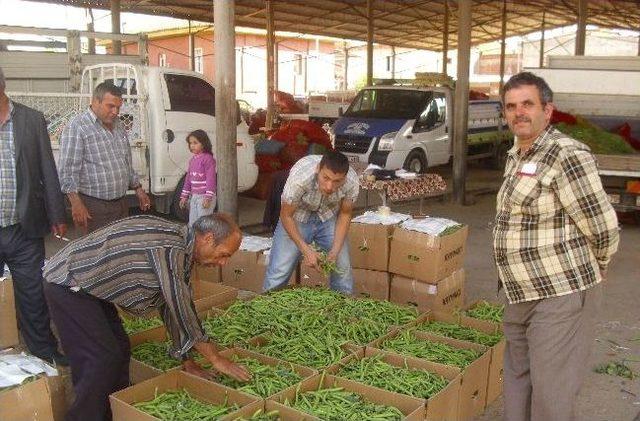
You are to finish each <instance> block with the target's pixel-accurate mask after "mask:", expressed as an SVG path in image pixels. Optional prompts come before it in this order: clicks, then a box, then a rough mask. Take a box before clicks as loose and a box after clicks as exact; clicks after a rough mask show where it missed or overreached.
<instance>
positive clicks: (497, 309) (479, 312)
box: [465, 301, 504, 323]
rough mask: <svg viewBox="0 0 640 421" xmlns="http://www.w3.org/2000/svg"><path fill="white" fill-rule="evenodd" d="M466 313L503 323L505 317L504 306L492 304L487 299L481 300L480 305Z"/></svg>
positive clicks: (477, 317) (470, 315) (476, 317)
mask: <svg viewBox="0 0 640 421" xmlns="http://www.w3.org/2000/svg"><path fill="white" fill-rule="evenodd" d="M465 315H467V316H469V317H473V318H474V319H480V320H488V321H490V322H494V323H502V319H503V317H504V306H503V305H499V304H492V303H489V302H487V301H480V302H479V303H478V305H476V306H475V307H473V308H470V309H469V310H467V311H465Z"/></svg>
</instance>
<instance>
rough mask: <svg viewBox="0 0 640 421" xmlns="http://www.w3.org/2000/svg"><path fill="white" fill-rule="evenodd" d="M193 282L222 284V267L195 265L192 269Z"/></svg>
mask: <svg viewBox="0 0 640 421" xmlns="http://www.w3.org/2000/svg"><path fill="white" fill-rule="evenodd" d="M191 280H192V281H193V280H199V281H203V282H214V283H218V282H221V280H222V277H221V270H220V266H205V265H200V264H198V263H195V264H194V265H193V268H192V269H191Z"/></svg>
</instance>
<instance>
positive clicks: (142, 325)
mask: <svg viewBox="0 0 640 421" xmlns="http://www.w3.org/2000/svg"><path fill="white" fill-rule="evenodd" d="M121 319H122V326H123V327H124V331H125V332H127V335H133V334H134V333H138V332H143V331H145V330H149V329H153V328H156V327H159V326H162V319H161V318H160V317H121Z"/></svg>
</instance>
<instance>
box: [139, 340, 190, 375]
mask: <svg viewBox="0 0 640 421" xmlns="http://www.w3.org/2000/svg"><path fill="white" fill-rule="evenodd" d="M169 346H170V342H144V343H142V344H140V345H137V346H135V347H133V348H132V349H131V357H132V358H133V359H135V360H138V361H140V362H142V363H145V364H147V365H150V366H151V367H153V368H157V369H158V370H162V371H167V370H169V369H171V368H174V367H178V366H179V365H181V364H182V362H181V361H180V360H177V359H175V358H173V357H171V356H170V355H169V354H168V349H169Z"/></svg>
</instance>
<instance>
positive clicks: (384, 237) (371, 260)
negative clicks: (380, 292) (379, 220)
mask: <svg viewBox="0 0 640 421" xmlns="http://www.w3.org/2000/svg"><path fill="white" fill-rule="evenodd" d="M394 227H395V225H382V224H361V223H357V222H352V223H351V224H350V225H349V236H348V238H349V254H350V256H351V267H353V268H354V269H369V270H376V271H379V272H387V271H388V270H389V250H390V240H391V236H392V234H393V230H394Z"/></svg>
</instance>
